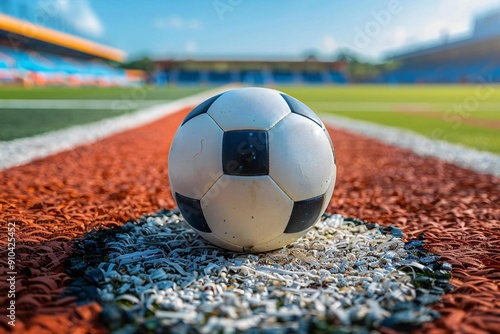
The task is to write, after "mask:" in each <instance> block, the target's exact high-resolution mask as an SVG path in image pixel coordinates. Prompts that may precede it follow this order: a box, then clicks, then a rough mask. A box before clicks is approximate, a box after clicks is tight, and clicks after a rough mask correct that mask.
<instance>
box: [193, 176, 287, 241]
mask: <svg viewBox="0 0 500 334" xmlns="http://www.w3.org/2000/svg"><path fill="white" fill-rule="evenodd" d="M201 207H202V209H203V213H204V215H205V218H206V220H207V221H208V222H209V225H210V229H211V230H212V232H213V234H215V235H217V236H218V237H220V238H222V239H225V240H226V241H228V242H230V243H232V244H237V245H241V246H242V247H246V248H251V247H253V246H255V245H258V244H262V243H264V242H267V241H269V240H272V239H274V238H276V237H278V236H279V235H281V234H282V233H283V231H284V230H285V227H286V225H287V223H288V220H289V218H290V215H291V213H292V208H293V201H292V200H291V199H290V198H289V197H288V196H287V195H286V194H285V193H284V192H283V191H282V190H281V189H280V187H279V186H278V185H277V184H276V183H275V182H274V181H273V180H271V178H270V177H269V176H267V175H266V176H255V177H244V176H231V175H223V176H222V177H221V178H220V179H219V181H217V183H216V184H215V185H214V186H213V187H212V188H210V190H209V191H208V192H207V193H206V194H205V196H203V198H202V199H201ZM206 238H207V239H208V240H209V241H212V240H210V237H209V236H207V237H206ZM212 242H214V243H215V241H212ZM277 247H279V246H277ZM277 247H274V248H277Z"/></svg>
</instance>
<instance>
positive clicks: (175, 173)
mask: <svg viewBox="0 0 500 334" xmlns="http://www.w3.org/2000/svg"><path fill="white" fill-rule="evenodd" d="M223 135H224V133H223V131H222V130H221V129H220V127H219V126H218V125H217V124H216V123H215V122H214V120H213V119H212V118H211V117H210V116H209V115H207V114H202V115H199V116H196V117H195V118H193V119H191V120H189V121H188V122H187V123H185V124H184V125H182V126H181V127H180V128H179V130H178V131H177V133H176V134H175V138H174V141H173V142H172V146H171V148H170V154H169V159H168V163H169V167H168V168H169V178H170V185H171V188H172V190H175V191H176V192H178V193H180V194H182V195H184V196H187V197H191V198H193V199H201V198H202V197H203V195H205V193H206V192H207V191H208V189H210V187H211V186H213V185H214V184H215V182H216V181H217V180H218V179H219V178H220V177H221V175H222V158H221V151H222V138H223Z"/></svg>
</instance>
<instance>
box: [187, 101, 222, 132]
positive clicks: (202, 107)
mask: <svg viewBox="0 0 500 334" xmlns="http://www.w3.org/2000/svg"><path fill="white" fill-rule="evenodd" d="M222 94H223V93H221V94H218V95H215V96H212V97H211V98H209V99H208V100H206V101H203V102H202V103H200V104H199V105H198V106H197V107H196V108H194V109H193V110H191V112H190V113H189V114H188V115H187V116H186V118H184V121H183V122H182V124H181V126H182V125H184V124H186V122H187V121H189V120H190V119H192V118H194V117H196V116H198V115H201V114H204V113H206V112H207V111H208V108H210V106H211V105H212V104H213V103H214V102H215V100H217V99H218V98H219V97H220V96H221V95H222Z"/></svg>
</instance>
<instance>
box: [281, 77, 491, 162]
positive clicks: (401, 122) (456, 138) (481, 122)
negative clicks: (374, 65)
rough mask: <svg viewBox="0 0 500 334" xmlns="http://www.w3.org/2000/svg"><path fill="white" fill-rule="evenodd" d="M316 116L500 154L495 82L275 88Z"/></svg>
mask: <svg viewBox="0 0 500 334" xmlns="http://www.w3.org/2000/svg"><path fill="white" fill-rule="evenodd" d="M276 88H277V89H279V90H282V91H284V92H286V93H288V94H290V95H292V96H294V97H296V98H298V99H299V100H302V101H303V102H304V103H306V104H307V105H309V106H310V107H311V108H312V109H313V110H314V111H316V112H317V113H319V114H322V113H323V114H327V113H332V114H336V115H340V116H345V117H350V118H353V119H359V120H365V121H370V122H375V123H379V124H384V125H389V126H394V127H399V128H404V129H408V130H411V131H414V132H417V133H420V134H422V135H424V136H427V137H429V138H432V139H438V140H445V141H449V142H452V143H458V144H462V145H465V146H469V147H474V148H477V149H480V150H483V151H490V152H495V153H500V86H482V85H478V86H472V85H471V86H383V85H377V86H342V87H338V86H328V87H310V86H308V87H287V86H284V87H276Z"/></svg>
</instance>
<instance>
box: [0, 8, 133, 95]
mask: <svg viewBox="0 0 500 334" xmlns="http://www.w3.org/2000/svg"><path fill="white" fill-rule="evenodd" d="M26 27H29V29H27V28H26ZM124 58H125V54H124V53H123V52H122V51H120V50H117V49H113V48H110V47H107V46H104V45H101V44H98V43H96V42H92V41H90V40H86V39H84V38H82V37H77V36H74V35H70V34H68V33H64V32H60V31H57V30H53V29H50V28H47V27H42V26H39V25H35V24H33V23H31V22H29V21H25V20H21V19H19V18H15V17H11V16H8V15H5V14H2V13H0V84H1V83H4V84H5V83H18V84H24V85H99V86H110V85H126V84H128V80H127V76H126V73H125V71H124V70H122V69H118V68H115V67H113V66H111V65H110V64H109V63H119V62H122V61H123V60H124Z"/></svg>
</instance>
